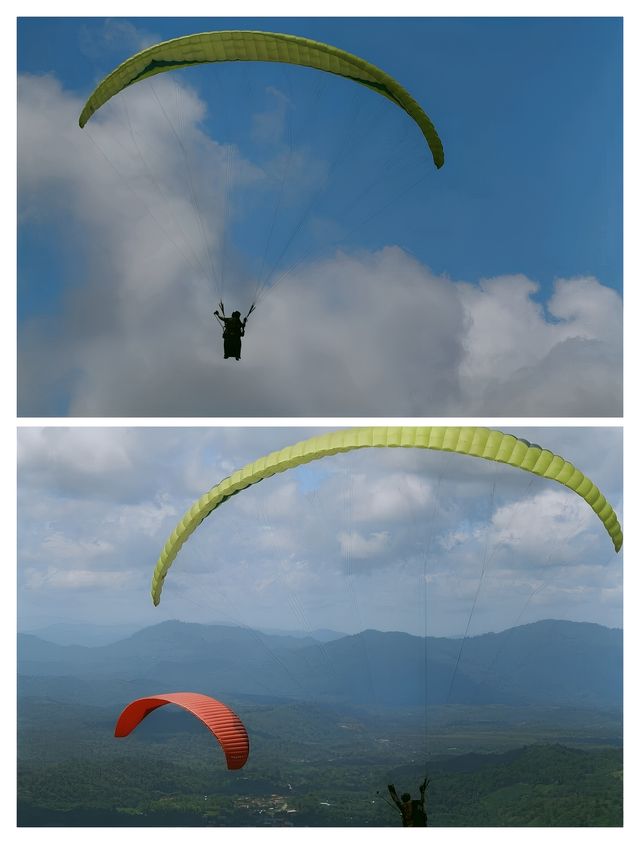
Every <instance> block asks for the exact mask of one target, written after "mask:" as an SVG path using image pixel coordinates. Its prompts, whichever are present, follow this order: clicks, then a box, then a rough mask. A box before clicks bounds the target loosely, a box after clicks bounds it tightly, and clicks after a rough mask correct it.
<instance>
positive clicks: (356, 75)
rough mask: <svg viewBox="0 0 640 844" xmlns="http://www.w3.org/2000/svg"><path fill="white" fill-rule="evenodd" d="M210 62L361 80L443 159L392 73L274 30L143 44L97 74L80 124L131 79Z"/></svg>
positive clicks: (431, 131)
mask: <svg viewBox="0 0 640 844" xmlns="http://www.w3.org/2000/svg"><path fill="white" fill-rule="evenodd" d="M211 62H281V63H285V64H292V65H301V66H304V67H311V68H315V69H316V70H321V71H325V72H326V73H333V74H335V75H337V76H343V77H345V78H346V79H351V80H353V81H354V82H358V83H359V84H360V85H365V86H366V87H367V88H370V89H371V90H373V91H376V92H377V93H378V94H381V95H382V96H383V97H386V98H387V99H389V100H391V101H392V102H394V103H396V105H398V106H399V107H400V108H401V109H403V110H404V111H405V112H406V113H407V114H408V115H409V116H410V117H411V118H412V119H413V120H414V121H415V122H416V123H417V125H418V126H419V127H420V130H421V131H422V134H423V135H424V137H425V139H426V141H427V143H428V145H429V149H430V150H431V154H432V156H433V161H434V164H435V165H436V167H442V165H443V164H444V151H443V149H442V142H441V141H440V138H439V137H438V133H437V132H436V129H435V127H434V125H433V123H432V122H431V120H430V119H429V117H428V116H427V115H426V113H425V112H424V111H423V109H422V108H421V106H420V105H419V104H418V103H417V102H416V101H415V100H414V99H413V97H412V96H411V95H410V94H409V92H408V91H407V90H406V89H405V88H403V87H402V85H400V83H399V82H397V81H396V80H395V79H394V78H393V77H392V76H390V75H389V74H388V73H385V72H384V71H383V70H381V69H380V68H379V67H376V66H375V65H373V64H371V63H370V62H367V61H365V60H364V59H361V58H360V57H359V56H355V55H353V54H352V53H348V52H346V51H345V50H341V49H339V48H338V47H332V46H331V45H330V44H323V43H322V42H320V41H312V40H311V39H309V38H301V37H299V36H297V35H285V34H282V33H277V32H251V31H242V30H229V31H220V32H200V33H197V34H195V35H185V36H183V37H182V38H173V39H172V40H171V41H163V42H162V43H160V44H155V45H154V46H153V47H147V49H146V50H142V52H140V53H136V54H135V55H134V56H131V57H130V58H128V59H127V60H126V61H124V62H123V63H122V64H121V65H119V66H118V67H117V68H116V69H115V70H113V71H112V72H111V73H110V74H109V75H108V76H107V77H106V78H105V79H103V81H102V82H101V83H100V84H99V85H98V87H97V88H96V89H95V91H94V92H93V93H92V94H91V96H90V97H89V99H88V100H87V102H86V104H85V106H84V108H83V109H82V114H81V115H80V126H81V127H83V126H84V125H85V124H86V123H87V121H88V120H89V119H90V117H91V116H92V115H93V114H95V112H96V111H97V110H98V109H99V108H100V106H102V105H103V104H104V103H106V102H107V100H109V99H111V97H113V96H115V94H117V93H119V92H120V91H122V90H123V89H124V88H127V87H128V86H129V85H133V84H134V83H135V82H139V81H140V80H142V79H146V78H148V77H149V76H154V75H155V74H157V73H165V72H166V71H168V70H175V69H176V68H181V67H188V66H191V65H198V64H208V63H211Z"/></svg>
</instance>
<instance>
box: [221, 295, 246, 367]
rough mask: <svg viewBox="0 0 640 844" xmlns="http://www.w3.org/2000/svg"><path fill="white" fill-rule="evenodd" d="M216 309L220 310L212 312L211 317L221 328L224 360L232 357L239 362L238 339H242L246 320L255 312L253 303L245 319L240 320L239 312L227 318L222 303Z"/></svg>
mask: <svg viewBox="0 0 640 844" xmlns="http://www.w3.org/2000/svg"><path fill="white" fill-rule="evenodd" d="M218 307H219V308H220V313H221V314H222V316H220V313H219V312H218V311H214V312H213V315H214V316H215V318H216V319H217V320H218V322H219V323H220V325H221V326H222V339H223V340H224V356H225V358H228V357H234V358H236V360H240V342H241V341H240V338H241V337H244V330H245V327H246V325H247V320H248V319H249V317H250V316H251V314H252V313H253V311H254V310H255V307H256V305H255V302H254V303H253V304H252V305H251V307H250V308H249V311H248V313H247V315H246V317H245V318H244V319H243V320H241V319H240V311H234V312H233V314H232V315H231V317H227V316H226V314H225V312H224V305H223V303H222V302H220V303H219V305H218ZM236 314H237V315H238V319H237V320H235V319H234V317H235V315H236Z"/></svg>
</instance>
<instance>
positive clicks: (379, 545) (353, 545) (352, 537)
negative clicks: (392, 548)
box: [338, 530, 389, 560]
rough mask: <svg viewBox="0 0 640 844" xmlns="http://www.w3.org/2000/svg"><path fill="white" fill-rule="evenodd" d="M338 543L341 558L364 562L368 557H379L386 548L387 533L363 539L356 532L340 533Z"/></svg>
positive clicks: (382, 532)
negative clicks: (351, 558)
mask: <svg viewBox="0 0 640 844" xmlns="http://www.w3.org/2000/svg"><path fill="white" fill-rule="evenodd" d="M338 542H339V543H340V551H341V552H342V556H343V557H347V558H348V557H353V558H354V559H357V560H366V559H368V558H369V557H378V556H380V554H382V553H383V552H384V551H385V550H386V549H387V548H388V546H389V533H388V531H380V532H379V533H372V534H370V535H369V536H367V537H365V536H363V535H362V534H361V533H359V532H358V531H356V530H352V531H340V533H339V534H338Z"/></svg>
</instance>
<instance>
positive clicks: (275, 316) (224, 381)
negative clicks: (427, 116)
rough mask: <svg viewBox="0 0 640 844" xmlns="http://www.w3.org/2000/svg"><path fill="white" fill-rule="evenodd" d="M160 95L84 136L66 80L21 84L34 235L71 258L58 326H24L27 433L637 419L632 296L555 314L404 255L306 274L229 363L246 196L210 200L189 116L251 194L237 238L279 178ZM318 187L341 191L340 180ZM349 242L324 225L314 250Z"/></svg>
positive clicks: (120, 109) (206, 149)
mask: <svg viewBox="0 0 640 844" xmlns="http://www.w3.org/2000/svg"><path fill="white" fill-rule="evenodd" d="M154 86H155V88H154V91H155V93H156V96H148V93H145V92H144V91H142V89H141V88H140V89H139V88H138V87H137V86H133V88H132V89H131V90H130V91H129V92H127V93H126V94H125V95H124V96H123V97H118V98H115V99H114V101H113V102H112V103H111V106H112V107H110V109H109V110H108V111H106V110H105V112H104V113H99V114H98V115H96V117H95V118H94V119H93V120H92V121H91V123H90V124H89V125H88V127H87V129H86V130H84V131H82V132H81V131H80V130H79V129H78V127H77V116H78V114H79V111H80V108H81V100H80V99H79V98H78V97H75V96H74V95H72V94H70V93H69V92H67V91H65V90H64V89H63V88H62V87H61V85H60V84H59V82H57V80H55V79H54V78H53V77H35V76H25V77H22V78H21V79H20V86H19V95H18V106H19V118H18V128H19V192H20V220H21V223H22V224H23V225H37V224H38V225H39V224H47V225H49V226H53V227H54V229H55V231H56V232H57V234H58V237H59V242H60V245H61V247H62V248H63V249H66V250H67V254H68V256H69V260H68V262H67V264H66V270H67V273H68V277H67V278H65V279H64V282H63V284H62V288H61V291H62V292H60V294H59V296H58V298H57V300H56V302H55V307H54V308H53V309H52V312H50V313H47V312H45V313H39V315H37V316H36V315H34V316H30V317H28V318H26V319H25V320H24V321H23V322H22V323H21V326H20V332H19V340H20V348H19V412H20V413H21V414H23V415H36V416H48V415H63V414H65V413H69V414H73V415H76V416H272V415H275V416H308V415H311V416H356V415H364V416H377V415H382V416H389V415H394V416H418V415H426V416H438V415H447V416H454V415H461V416H464V415H476V416H492V415H497V416H518V415H526V416H531V415H542V416H554V415H572V416H583V415H587V416H618V415H620V413H621V396H622V384H621V369H622V366H621V360H622V351H621V332H622V321H621V301H620V297H619V296H618V294H617V293H615V292H614V291H612V290H611V289H609V288H606V287H604V286H603V285H602V284H600V283H599V282H598V280H597V279H594V278H572V279H571V278H570V279H560V280H558V281H557V282H556V285H555V289H554V292H553V293H552V295H551V296H550V298H549V299H548V300H547V301H540V291H539V288H538V286H537V285H536V283H535V282H533V281H531V280H530V279H527V278H525V277H524V276H504V277H500V278H493V279H486V280H484V281H482V282H480V283H479V284H468V283H463V282H458V281H455V280H452V279H450V278H447V277H446V276H438V275H436V274H434V273H433V272H431V271H430V270H429V269H428V268H427V267H425V266H423V265H422V264H421V263H420V262H419V261H418V260H416V259H415V258H414V257H412V256H410V255H408V254H407V253H406V252H404V251H402V250H401V249H400V248H398V247H397V246H395V245H394V244H393V243H389V244H387V245H386V246H383V247H380V248H378V249H376V250H374V251H365V250H360V251H354V250H350V251H334V252H333V253H332V254H328V255H325V256H324V257H316V259H315V262H312V263H309V262H306V263H301V264H300V265H299V266H298V267H297V268H295V269H294V270H293V271H292V272H291V273H290V274H289V275H288V276H287V277H286V278H284V279H283V280H282V281H281V282H280V283H279V284H277V285H276V286H275V287H274V288H273V289H272V290H271V291H270V292H268V293H267V295H266V296H264V298H263V299H261V300H260V302H259V306H258V310H257V311H256V313H255V315H254V316H253V317H252V319H251V322H250V324H249V329H248V332H247V336H246V338H245V341H244V351H243V360H242V362H241V364H236V362H235V361H232V362H229V361H224V360H223V359H222V356H221V338H220V336H219V329H218V328H217V326H216V325H215V324H214V322H213V320H212V310H213V308H214V307H215V305H216V304H217V293H216V290H215V281H216V276H217V275H218V273H219V268H220V267H221V266H222V265H224V264H225V263H226V264H227V265H229V264H233V263H234V262H235V264H236V265H237V267H236V268H240V264H241V262H242V256H241V255H239V254H235V253H234V252H233V251H232V250H231V249H230V246H229V244H228V243H226V241H225V238H224V237H223V231H224V227H225V221H226V223H227V224H228V222H229V213H230V212H229V209H228V207H227V206H226V201H225V200H226V197H227V195H228V193H229V190H227V188H225V189H224V190H220V191H210V190H205V189H204V187H205V186H204V185H203V184H197V185H194V183H193V173H192V174H191V177H189V174H188V173H187V172H186V171H185V160H184V156H183V154H182V152H181V150H180V147H179V146H178V145H177V144H176V141H175V135H174V131H173V125H174V123H177V115H175V114H173V112H171V106H170V104H171V103H172V102H174V101H176V100H177V101H179V102H180V106H181V112H180V118H181V124H180V125H181V132H182V133H183V138H184V141H183V143H184V144H186V145H188V148H189V152H190V155H191V157H192V161H193V172H195V173H203V172H205V173H207V178H208V180H209V181H210V183H211V184H219V185H228V182H229V179H230V178H232V179H233V182H234V185H233V186H235V187H239V186H242V188H243V190H244V197H245V199H244V202H245V205H244V206H242V205H240V206H239V207H238V208H236V209H235V210H233V209H232V215H233V214H236V222H237V215H238V214H241V213H243V211H242V209H243V208H244V209H245V210H246V208H247V207H249V206H250V205H251V200H252V198H254V199H256V200H257V198H258V196H259V195H260V194H261V192H264V190H265V184H271V183H272V182H273V178H272V176H269V172H268V167H265V166H264V165H263V164H260V165H258V164H257V163H255V162H252V161H250V160H249V159H248V158H247V156H246V154H245V155H243V154H242V153H241V152H240V150H239V149H237V148H235V147H231V146H229V145H226V146H225V145H224V144H222V143H217V142H216V141H215V140H213V139H211V138H210V137H208V136H207V135H206V134H205V133H204V132H203V131H202V128H201V126H202V120H203V117H204V105H203V103H202V102H201V101H200V100H199V99H198V97H197V95H196V94H195V93H194V92H193V91H191V90H189V89H188V88H186V87H184V86H183V85H182V84H180V85H178V84H177V83H176V82H175V81H173V79H170V78H167V79H165V78H160V79H158V80H157V81H154ZM157 99H160V100H161V101H162V102H163V104H165V105H164V109H165V111H166V112H167V114H163V110H162V109H161V108H158V103H157V101H156V100H157ZM274 102H275V103H276V105H277V108H278V109H282V108H283V107H284V101H282V100H281V98H280V100H279V99H278V98H277V97H274ZM278 113H279V112H277V111H276V116H277V114H278ZM132 114H133V115H135V124H134V125H132V123H131V121H130V117H131V115H132ZM167 115H168V119H167ZM276 128H277V127H276ZM273 131H274V132H276V136H277V131H276V129H274V130H273ZM104 152H108V155H107V159H105V156H104V155H103V153H104ZM230 157H232V158H233V169H232V174H233V175H232V177H230V175H229V167H228V164H229V160H230ZM276 161H277V157H274V158H273V164H274V166H275V162H276ZM292 161H293V159H291V160H290V161H289V166H290V165H291V164H292ZM296 161H297V159H296ZM293 163H296V162H295V161H294V162H293ZM281 164H282V166H285V165H286V162H285V160H284V159H283V160H282V161H281ZM299 164H300V162H298V163H297V164H296V167H297V166H298V165H299ZM300 167H301V169H302V171H304V173H305V174H306V177H307V180H308V179H311V181H312V182H313V183H314V184H316V183H318V181H320V182H321V181H322V178H323V177H322V175H321V174H322V166H321V163H319V162H312V161H310V160H306V161H304V162H303V163H302V164H300ZM314 167H316V169H315V170H314ZM318 168H319V169H318ZM294 169H295V168H294ZM114 170H115V172H114ZM157 174H161V184H158V176H157ZM272 175H273V174H272ZM276 181H278V180H277V179H276ZM301 184H302V182H301ZM193 188H197V198H198V203H199V206H198V208H195V207H194V202H193V190H192V189H193ZM306 189H307V188H306V187H305V190H306ZM203 222H204V223H205V225H203ZM332 224H333V223H332V221H331V220H324V222H323V221H322V220H319V219H310V220H309V225H310V227H311V230H312V232H313V231H314V226H315V227H316V229H317V227H318V226H320V227H322V226H325V227H327V226H328V227H329V228H331V225H332ZM245 269H246V268H245ZM238 276H239V277H242V271H241V268H240V269H238ZM29 283H30V285H31V288H33V286H34V284H35V285H42V289H43V290H44V289H45V285H46V284H47V280H46V279H44V278H38V279H35V281H34V280H30V282H29ZM229 295H231V294H229ZM240 298H241V297H240Z"/></svg>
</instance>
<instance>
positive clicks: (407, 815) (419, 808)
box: [387, 777, 431, 826]
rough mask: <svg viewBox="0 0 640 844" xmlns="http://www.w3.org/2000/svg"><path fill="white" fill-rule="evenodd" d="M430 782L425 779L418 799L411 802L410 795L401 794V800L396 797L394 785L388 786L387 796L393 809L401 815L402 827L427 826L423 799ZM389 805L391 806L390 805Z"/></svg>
mask: <svg viewBox="0 0 640 844" xmlns="http://www.w3.org/2000/svg"><path fill="white" fill-rule="evenodd" d="M430 782H431V780H429V779H428V777H425V778H424V780H423V782H422V785H421V786H420V799H419V800H412V799H411V795H410V794H403V795H402V800H401V799H400V798H399V797H398V792H397V791H396V788H395V786H394V785H388V786H387V788H388V789H389V794H390V795H391V799H392V800H393V805H394V808H395V809H397V810H398V811H399V812H400V814H401V815H402V826H426V825H427V810H426V809H425V805H424V799H425V792H426V790H427V788H428V787H429V783H430ZM389 805H392V804H391V803H390V804H389Z"/></svg>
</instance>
